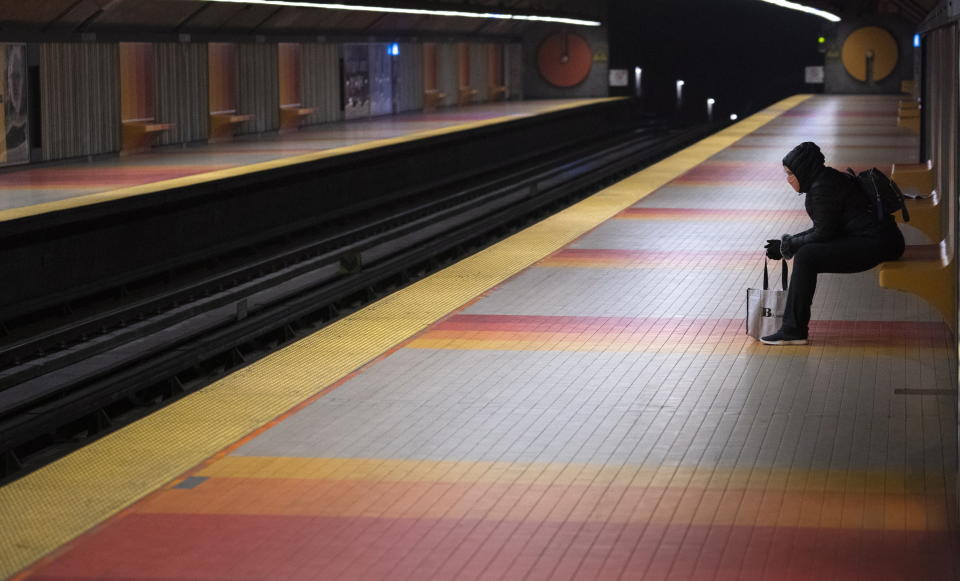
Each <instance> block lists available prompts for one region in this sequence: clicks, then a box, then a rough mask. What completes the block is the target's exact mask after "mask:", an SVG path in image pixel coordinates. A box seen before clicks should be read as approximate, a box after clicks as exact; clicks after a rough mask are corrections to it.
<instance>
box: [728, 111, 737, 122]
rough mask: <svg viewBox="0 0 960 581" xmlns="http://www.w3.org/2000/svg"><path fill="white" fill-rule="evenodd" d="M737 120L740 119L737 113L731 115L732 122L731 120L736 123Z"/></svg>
mask: <svg viewBox="0 0 960 581" xmlns="http://www.w3.org/2000/svg"><path fill="white" fill-rule="evenodd" d="M737 119H738V117H737V114H736V113H731V114H730V120H731V121H736V120H737Z"/></svg>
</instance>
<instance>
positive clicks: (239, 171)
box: [0, 97, 624, 222]
mask: <svg viewBox="0 0 960 581" xmlns="http://www.w3.org/2000/svg"><path fill="white" fill-rule="evenodd" d="M622 99H624V97H609V98H604V99H581V100H577V101H575V102H572V103H564V104H562V105H555V106H553V107H548V108H546V109H538V110H537V111H535V112H531V113H524V114H519V115H517V114H514V115H505V116H502V117H494V118H492V119H484V120H483V121H473V122H470V123H460V124H457V125H451V126H449V127H441V128H439V129H430V130H427V131H418V132H416V133H410V134H407V135H402V136H399V137H391V138H388V139H378V140H376V141H366V142H364V143H358V144H356V145H349V146H345V147H337V148H335V149H325V150H322V151H317V152H314V153H305V154H302V155H296V156H292V157H285V158H283V159H275V160H272V161H264V162H260V163H255V164H251V165H244V166H239V167H232V168H227V169H221V170H216V171H210V172H204V173H200V174H195V175H191V176H184V177H181V178H173V179H169V180H163V181H159V182H151V183H149V184H141V185H138V186H130V187H126V188H120V189H116V190H109V191H106V192H97V193H95V194H87V195H81V196H75V197H72V198H66V199H63V200H56V201H53V202H46V203H43V204H35V205H33V206H25V207H22V208H10V209H8V210H2V211H0V222H6V221H9V220H16V219H18V218H26V217H28V216H37V215H40V214H48V213H50V212H58V211H61V210H69V209H72V208H79V207H83V206H92V205H94V204H102V203H104V202H111V201H114V200H120V199H123V198H132V197H135V196H142V195H146V194H155V193H157V192H164V191H167V190H172V189H175V188H183V187H187V186H193V185H197V184H203V183H209V182H214V181H217V180H222V179H226V178H232V177H237V176H243V175H248V174H252V173H256V172H260V171H266V170H271V169H277V168H281V167H288V166H291V165H297V164H301V163H307V162H311V161H317V160H320V159H326V158H329V157H337V156H341V155H348V154H351V153H356V152H358V151H368V150H371V149H378V148H381V147H388V146H390V145H397V144H400V143H408V142H410V141H417V140H420V139H426V138H428V137H436V136H438V135H447V134H450V133H458V132H460V131H468V130H471V129H477V128H479V127H487V126H490V125H499V124H501V123H509V122H511V121H517V120H518V119H523V118H527V117H532V116H535V115H544V114H547V113H554V112H557V111H563V110H566V109H575V108H577V107H585V106H587V105H594V104H597V103H606V102H608V101H619V100H622Z"/></svg>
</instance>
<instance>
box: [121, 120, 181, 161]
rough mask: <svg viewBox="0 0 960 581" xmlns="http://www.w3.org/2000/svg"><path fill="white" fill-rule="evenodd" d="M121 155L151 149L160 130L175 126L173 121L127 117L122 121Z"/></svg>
mask: <svg viewBox="0 0 960 581" xmlns="http://www.w3.org/2000/svg"><path fill="white" fill-rule="evenodd" d="M121 126H122V128H123V129H122V135H121V144H120V155H129V154H131V153H140V152H143V151H149V150H150V148H151V147H153V142H154V141H155V140H156V138H157V136H158V135H160V132H162V131H167V130H168V129H171V128H173V123H157V122H156V121H154V119H153V118H144V119H127V120H125V121H123V122H122V123H121Z"/></svg>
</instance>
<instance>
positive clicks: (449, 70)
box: [437, 42, 460, 106]
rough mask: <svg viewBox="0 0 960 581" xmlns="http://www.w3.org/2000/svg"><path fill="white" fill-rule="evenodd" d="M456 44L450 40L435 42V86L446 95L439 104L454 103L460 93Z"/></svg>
mask: <svg viewBox="0 0 960 581" xmlns="http://www.w3.org/2000/svg"><path fill="white" fill-rule="evenodd" d="M457 61H458V59H457V45H456V44H454V43H451V42H444V43H438V44H437V88H438V89H439V90H440V92H441V93H444V94H445V95H446V96H447V97H446V98H445V99H444V100H443V103H441V105H444V106H446V105H456V104H457V97H458V96H459V94H460V81H459V79H458V78H457V74H458V67H457Z"/></svg>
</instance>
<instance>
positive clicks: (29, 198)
mask: <svg viewBox="0 0 960 581" xmlns="http://www.w3.org/2000/svg"><path fill="white" fill-rule="evenodd" d="M610 100H614V99H552V100H531V101H509V102H500V103H488V104H484V105H475V106H470V107H453V108H448V109H443V110H440V111H436V112H432V113H403V114H399V115H390V116H383V117H377V118H371V119H369V120H356V121H343V122H339V123H329V124H324V125H316V126H311V127H306V128H304V129H302V130H300V131H297V132H292V133H283V134H275V133H273V134H269V135H261V136H245V137H238V138H237V139H236V141H233V142H230V143H220V144H191V145H188V146H183V147H181V146H167V147H157V148H154V149H153V150H151V151H150V152H149V153H142V154H137V155H132V156H128V157H113V158H109V159H97V160H95V161H89V162H87V161H81V160H70V161H64V162H56V163H50V164H44V165H42V166H39V167H32V166H21V167H16V168H10V169H8V170H5V171H3V172H0V221H4V220H12V219H15V218H22V217H25V216H34V215H37V214H42V213H46V212H52V211H57V210H65V209H70V208H75V207H78V206H84V205H89V204H96V203H101V202H106V201H112V200H117V199H122V198H127V197H131V196H138V195H144V194H150V193H155V192H162V191H164V190H167V189H171V188H175V187H183V186H188V185H192V184H198V183H206V182H214V181H217V180H221V179H224V178H227V177H233V176H238V175H244V174H248V173H253V172H258V171H263V170H268V169H274V168H279V167H284V166H287V165H293V164H299V163H305V162H310V161H314V160H318V159H323V158H325V157H330V156H337V155H345V154H348V153H354V152H357V151H364V150H369V149H376V148H378V147H385V146H388V145H393V144H397V143H403V142H407V141H413V140H417V139H424V138H427V137H432V136H436V135H441V134H446V133H453V132H458V131H466V130H469V129H474V128H477V127H482V126H485V125H495V124H498V123H505V122H509V121H514V120H517V119H520V118H524V117H531V116H536V115H543V114H547V113H550V112H554V111H561V110H564V109H569V108H575V107H583V106H587V105H591V104H595V103H601V102H604V101H610Z"/></svg>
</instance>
